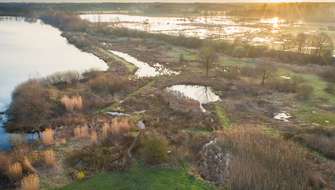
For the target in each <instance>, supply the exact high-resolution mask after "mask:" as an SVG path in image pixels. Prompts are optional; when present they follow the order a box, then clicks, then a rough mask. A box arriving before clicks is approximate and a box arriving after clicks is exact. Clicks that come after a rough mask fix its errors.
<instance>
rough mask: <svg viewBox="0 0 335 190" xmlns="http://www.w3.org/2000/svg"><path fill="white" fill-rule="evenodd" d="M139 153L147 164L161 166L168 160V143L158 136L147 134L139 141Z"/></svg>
mask: <svg viewBox="0 0 335 190" xmlns="http://www.w3.org/2000/svg"><path fill="white" fill-rule="evenodd" d="M140 153H141V157H142V159H143V160H144V161H145V162H146V163H147V164H161V163H163V162H165V161H167V159H168V141H167V139H166V138H165V137H163V136H162V135H160V134H157V133H151V134H147V135H145V136H144V137H143V138H142V140H141V149H140Z"/></svg>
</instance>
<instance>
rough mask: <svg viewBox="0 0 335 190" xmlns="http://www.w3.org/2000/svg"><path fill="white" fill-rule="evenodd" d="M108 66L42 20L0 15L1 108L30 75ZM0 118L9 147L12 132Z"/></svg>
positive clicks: (2, 141)
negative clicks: (81, 49) (4, 125)
mask: <svg viewBox="0 0 335 190" xmlns="http://www.w3.org/2000/svg"><path fill="white" fill-rule="evenodd" d="M92 68H94V69H99V70H106V69H107V68H108V66H107V64H106V63H105V62H104V61H103V60H101V59H99V58H98V57H96V56H94V55H92V54H89V53H85V52H82V51H80V50H79V49H77V48H76V47H75V46H73V45H70V44H68V43H67V40H66V39H65V38H63V37H62V36H61V32H60V31H59V30H58V29H56V28H54V27H51V26H49V25H46V24H43V23H42V22H41V21H39V20H38V21H36V22H27V21H26V20H25V19H24V18H21V17H0V87H1V88H0V112H4V111H5V110H6V108H8V105H9V103H10V101H11V93H12V92H13V90H14V89H15V87H16V86H17V85H18V84H20V83H22V82H24V81H26V80H28V79H30V78H37V77H38V78H39V77H44V76H47V75H50V74H52V73H55V72H62V71H69V70H71V71H78V72H83V71H86V70H89V69H92ZM5 120H6V116H5V115H2V116H1V121H2V122H1V121H0V149H8V148H9V147H10V142H9V134H7V133H6V131H5V130H4V128H3V121H5Z"/></svg>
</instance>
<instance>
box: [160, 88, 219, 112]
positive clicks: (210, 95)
mask: <svg viewBox="0 0 335 190" xmlns="http://www.w3.org/2000/svg"><path fill="white" fill-rule="evenodd" d="M167 90H168V91H175V92H179V93H181V94H182V95H184V96H185V97H188V98H191V99H193V100H196V101H198V102H199V103H200V108H201V110H202V111H204V112H205V111H206V110H205V109H204V107H203V106H202V105H203V104H207V103H211V102H216V101H220V100H221V99H220V97H219V96H218V95H216V94H215V93H214V92H213V90H212V88H211V87H206V86H199V85H174V86H171V87H168V88H167Z"/></svg>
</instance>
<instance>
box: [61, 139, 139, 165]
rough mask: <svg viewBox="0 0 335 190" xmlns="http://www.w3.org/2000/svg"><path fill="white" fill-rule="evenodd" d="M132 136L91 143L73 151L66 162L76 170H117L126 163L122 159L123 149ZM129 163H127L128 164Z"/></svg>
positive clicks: (129, 142)
mask: <svg viewBox="0 0 335 190" xmlns="http://www.w3.org/2000/svg"><path fill="white" fill-rule="evenodd" d="M131 140H133V138H127V137H125V138H124V139H123V140H119V141H118V142H117V143H113V138H110V139H109V138H108V139H105V140H104V141H102V142H101V143H99V144H92V145H90V146H87V147H84V148H82V149H80V150H76V151H73V152H72V153H71V154H69V155H68V156H67V158H66V162H67V163H68V164H69V165H70V166H71V167H73V168H75V169H77V170H85V171H87V172H91V171H93V172H94V171H101V170H115V169H117V170H119V169H123V168H124V167H126V166H127V165H125V164H126V162H123V160H124V155H125V154H124V153H125V150H126V149H127V148H128V145H129V144H131ZM128 165H129V164H128Z"/></svg>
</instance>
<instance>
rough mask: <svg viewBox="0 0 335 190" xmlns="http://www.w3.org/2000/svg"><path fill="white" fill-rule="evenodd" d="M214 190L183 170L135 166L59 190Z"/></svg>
mask: <svg viewBox="0 0 335 190" xmlns="http://www.w3.org/2000/svg"><path fill="white" fill-rule="evenodd" d="M109 189H113V190H126V189H134V190H135V189H137V190H214V188H213V187H211V186H210V185H208V184H206V183H205V182H202V181H201V180H199V179H196V178H195V177H193V176H191V175H188V174H187V172H186V171H185V170H183V169H157V168H144V167H142V166H135V167H133V168H131V169H130V170H129V171H126V172H113V173H100V174H98V175H96V176H95V177H93V178H91V179H89V180H86V181H81V182H75V183H73V184H71V185H68V186H66V187H64V188H61V189H59V190H109Z"/></svg>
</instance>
